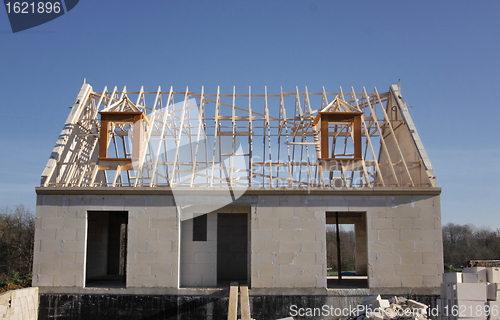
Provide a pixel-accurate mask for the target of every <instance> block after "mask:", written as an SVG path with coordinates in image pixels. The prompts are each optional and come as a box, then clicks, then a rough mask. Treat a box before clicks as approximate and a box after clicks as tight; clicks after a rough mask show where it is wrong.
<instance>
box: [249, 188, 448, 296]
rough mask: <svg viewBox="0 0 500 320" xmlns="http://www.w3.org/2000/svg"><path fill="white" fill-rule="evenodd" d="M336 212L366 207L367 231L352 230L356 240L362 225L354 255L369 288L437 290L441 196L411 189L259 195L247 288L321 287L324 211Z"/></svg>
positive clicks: (440, 259) (323, 283) (323, 277)
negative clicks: (419, 193) (398, 192)
mask: <svg viewBox="0 0 500 320" xmlns="http://www.w3.org/2000/svg"><path fill="white" fill-rule="evenodd" d="M336 211H338V212H366V229H365V230H366V231H364V230H362V229H363V227H361V226H358V227H357V228H356V230H355V231H356V232H357V233H358V237H357V238H358V239H360V238H361V236H362V235H361V233H363V232H366V237H365V239H366V243H365V242H362V243H359V244H357V246H358V245H359V252H358V253H357V259H358V263H359V267H360V268H363V267H366V269H367V270H365V271H367V274H368V284H369V287H370V288H371V289H373V290H374V292H379V293H394V294H399V293H401V294H407V293H414V294H428V293H432V294H438V293H439V286H440V283H441V278H440V277H441V273H442V272H443V252H442V236H441V211H440V203H439V196H408V195H401V196H385V195H384V196H357V195H346V196H316V195H269V196H266V195H262V196H259V200H258V202H257V204H255V205H254V206H253V208H252V243H251V252H252V258H251V261H252V262H251V272H252V288H265V287H274V288H280V287H285V288H286V287H296V288H301V287H302V288H306V287H315V288H325V287H326V228H325V213H326V212H336ZM365 246H366V248H363V247H365ZM357 250H358V249H357ZM363 256H364V261H363ZM365 274H366V273H365ZM313 279H314V280H313Z"/></svg>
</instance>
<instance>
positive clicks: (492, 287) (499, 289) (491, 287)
mask: <svg viewBox="0 0 500 320" xmlns="http://www.w3.org/2000/svg"><path fill="white" fill-rule="evenodd" d="M487 298H488V300H493V301H497V300H500V284H499V283H488V285H487ZM499 312H500V310H499Z"/></svg>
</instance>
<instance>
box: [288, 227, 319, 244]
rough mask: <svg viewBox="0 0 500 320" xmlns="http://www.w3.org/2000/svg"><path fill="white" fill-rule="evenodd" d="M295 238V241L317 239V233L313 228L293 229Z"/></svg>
mask: <svg viewBox="0 0 500 320" xmlns="http://www.w3.org/2000/svg"><path fill="white" fill-rule="evenodd" d="M293 238H294V239H293V240H295V241H315V240H316V234H315V232H314V230H311V229H297V230H293ZM290 240H292V239H290Z"/></svg>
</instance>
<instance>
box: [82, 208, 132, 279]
mask: <svg viewBox="0 0 500 320" xmlns="http://www.w3.org/2000/svg"><path fill="white" fill-rule="evenodd" d="M87 222H88V227H87V259H86V266H85V286H86V287H106V288H110V287H125V285H126V281H125V279H126V270H127V230H128V228H127V225H128V212H126V211H89V212H88V213H87Z"/></svg>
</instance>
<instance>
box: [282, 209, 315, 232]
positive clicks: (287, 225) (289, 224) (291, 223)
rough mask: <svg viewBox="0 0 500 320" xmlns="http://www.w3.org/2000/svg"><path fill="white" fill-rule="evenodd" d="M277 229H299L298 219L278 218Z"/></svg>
mask: <svg viewBox="0 0 500 320" xmlns="http://www.w3.org/2000/svg"><path fill="white" fill-rule="evenodd" d="M292 212H293V211H292ZM323 215H324V214H323ZM279 227H280V228H281V229H288V230H292V229H296V228H299V227H300V219H298V218H296V217H292V218H280V225H279Z"/></svg>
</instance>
